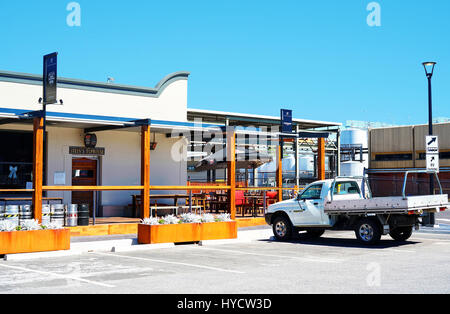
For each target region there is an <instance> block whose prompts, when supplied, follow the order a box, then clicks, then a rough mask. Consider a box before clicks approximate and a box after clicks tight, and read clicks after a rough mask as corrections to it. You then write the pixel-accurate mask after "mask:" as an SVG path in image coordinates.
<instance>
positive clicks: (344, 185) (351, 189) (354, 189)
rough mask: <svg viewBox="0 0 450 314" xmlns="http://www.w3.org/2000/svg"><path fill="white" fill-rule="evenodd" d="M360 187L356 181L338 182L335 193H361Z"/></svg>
mask: <svg viewBox="0 0 450 314" xmlns="http://www.w3.org/2000/svg"><path fill="white" fill-rule="evenodd" d="M359 193H360V189H359V186H358V183H356V182H336V186H335V187H334V193H333V194H334V195H348V194H359Z"/></svg>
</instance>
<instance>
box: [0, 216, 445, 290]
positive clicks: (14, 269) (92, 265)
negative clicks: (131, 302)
mask: <svg viewBox="0 0 450 314" xmlns="http://www.w3.org/2000/svg"><path fill="white" fill-rule="evenodd" d="M444 219H446V218H444ZM271 236H272V233H271V230H270V228H268V227H259V228H248V229H246V230H242V231H240V233H239V239H238V240H232V241H228V242H226V241H222V242H220V241H218V242H210V243H204V244H203V246H200V245H194V244H191V245H178V246H175V245H172V246H168V247H164V248H163V247H160V248H153V249H150V248H143V249H139V250H124V251H120V250H118V251H114V252H112V251H102V250H92V251H90V252H87V251H86V252H81V253H79V254H77V255H68V256H58V257H46V258H37V259H25V260H8V261H0V283H1V284H0V293H3V294H10V293H19V294H21V293H31V294H35V293H44V294H55V293H56V294H60V293H69V294H77V293H88V294H95V293H108V294H116V293H132V294H136V293H153V294H186V293H190V294H230V293H242V294H291V293H413V294H415V293H449V292H450V258H449V256H450V234H448V233H447V232H446V230H443V229H442V228H439V230H437V231H435V232H431V231H430V230H424V231H420V232H416V233H414V235H413V237H412V238H411V239H410V241H408V242H405V243H402V244H399V243H397V242H394V241H392V240H391V239H390V237H389V236H387V237H383V239H382V241H381V242H380V244H379V245H377V246H374V247H366V246H362V245H361V244H359V242H357V241H356V239H355V236H354V234H353V233H352V232H331V231H330V232H326V233H325V235H324V237H323V238H321V239H318V240H308V239H306V238H303V237H302V236H300V237H299V238H297V239H294V240H293V241H290V242H284V243H280V242H275V241H273V238H271ZM108 239H111V237H108ZM86 240H87V239H78V240H76V241H75V242H74V243H73V244H72V245H75V244H76V243H83V241H86ZM89 240H91V241H89V242H85V243H91V242H103V238H97V239H92V238H91V239H89ZM92 240H97V241H92ZM111 241H133V239H131V238H130V236H120V237H118V238H117V239H113V240H111ZM128 247H130V245H129V246H128Z"/></svg>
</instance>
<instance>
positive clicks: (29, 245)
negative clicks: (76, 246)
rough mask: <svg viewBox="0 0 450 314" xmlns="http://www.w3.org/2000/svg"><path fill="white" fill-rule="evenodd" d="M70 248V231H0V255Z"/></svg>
mask: <svg viewBox="0 0 450 314" xmlns="http://www.w3.org/2000/svg"><path fill="white" fill-rule="evenodd" d="M62 250H70V231H69V229H61V230H37V231H13V232H0V255H5V254H17V253H35V252H48V251H62Z"/></svg>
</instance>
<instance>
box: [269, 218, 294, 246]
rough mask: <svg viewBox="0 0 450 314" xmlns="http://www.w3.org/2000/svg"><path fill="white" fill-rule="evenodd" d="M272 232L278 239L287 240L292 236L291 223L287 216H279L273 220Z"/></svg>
mask: <svg viewBox="0 0 450 314" xmlns="http://www.w3.org/2000/svg"><path fill="white" fill-rule="evenodd" d="M273 234H274V235H275V238H276V239H277V240H278V241H288V240H290V239H291V238H292V224H291V222H290V221H289V219H288V218H286V217H283V216H279V217H277V218H275V220H274V222H273Z"/></svg>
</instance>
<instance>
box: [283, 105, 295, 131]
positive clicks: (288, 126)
mask: <svg viewBox="0 0 450 314" xmlns="http://www.w3.org/2000/svg"><path fill="white" fill-rule="evenodd" d="M281 132H282V133H292V110H286V109H281Z"/></svg>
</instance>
